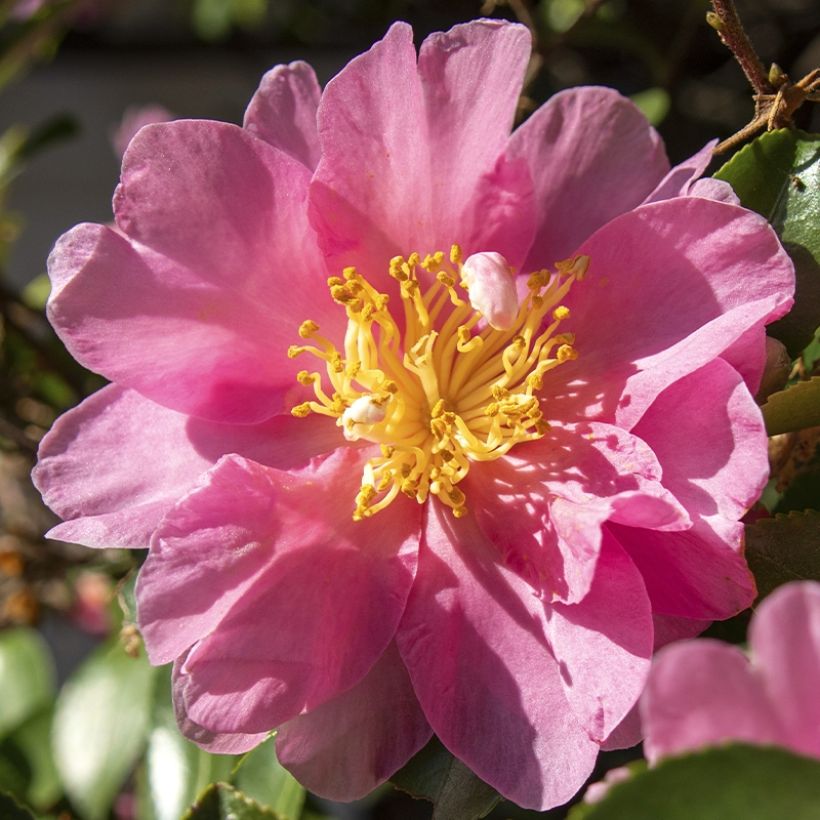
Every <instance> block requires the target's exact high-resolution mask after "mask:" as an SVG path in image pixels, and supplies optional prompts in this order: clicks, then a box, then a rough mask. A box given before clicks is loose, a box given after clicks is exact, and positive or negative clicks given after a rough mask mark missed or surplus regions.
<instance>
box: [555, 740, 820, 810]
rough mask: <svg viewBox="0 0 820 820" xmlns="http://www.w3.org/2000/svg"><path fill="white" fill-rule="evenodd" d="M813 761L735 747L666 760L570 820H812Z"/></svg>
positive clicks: (816, 782)
mask: <svg viewBox="0 0 820 820" xmlns="http://www.w3.org/2000/svg"><path fill="white" fill-rule="evenodd" d="M818 807H820V761H818V760H812V759H809V758H805V757H799V756H798V755H795V754H792V753H791V752H788V751H786V750H785V749H777V748H763V747H755V746H746V745H742V744H734V745H730V746H723V747H720V748H715V749H706V750H704V751H701V752H697V753H695V754H690V755H686V756H683V757H676V758H670V759H668V760H665V761H663V762H662V763H660V764H659V765H658V766H656V767H655V768H653V769H648V770H647V771H645V772H643V773H639V774H636V775H634V776H633V777H631V778H629V780H626V781H624V782H622V783H616V784H615V785H613V786H612V787H611V788H610V789H609V791H608V792H607V794H606V796H605V797H604V799H603V800H601V801H600V802H599V803H594V804H591V805H589V804H579V805H578V806H576V807H575V808H574V809H573V810H572V811H571V812H570V814H569V820H661V818H662V820H693V818H697V820H817V818H818Z"/></svg>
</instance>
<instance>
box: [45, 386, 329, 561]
mask: <svg viewBox="0 0 820 820" xmlns="http://www.w3.org/2000/svg"><path fill="white" fill-rule="evenodd" d="M303 422H307V423H306V424H304V423H303ZM340 443H341V437H340V435H339V432H338V429H337V428H336V427H334V426H333V424H332V423H329V422H328V421H327V420H322V419H318V418H317V419H315V420H314V419H312V418H311V419H294V418H293V417H291V416H276V417H274V418H273V419H271V420H270V421H268V422H265V423H264V424H260V425H241V426H240V425H225V424H217V423H215V422H208V421H203V420H200V419H193V418H190V417H188V416H185V415H183V414H181V413H175V412H174V411H173V410H166V409H165V408H164V407H161V406H160V405H158V404H155V403H154V402H152V401H148V400H147V399H144V398H143V397H142V396H140V395H139V393H136V392H134V391H133V390H124V389H123V388H121V387H118V386H116V385H109V386H108V387H104V388H103V389H102V390H100V391H99V392H98V393H96V394H94V395H93V396H91V397H90V398H88V399H86V400H85V401H84V402H83V403H82V404H80V405H79V406H78V407H75V408H74V409H73V410H70V411H69V412H68V413H65V414H64V415H62V416H61V417H60V418H59V419H58V420H57V422H56V424H55V425H54V426H53V427H52V429H51V430H50V431H49V432H48V433H47V434H46V436H45V438H44V439H43V441H42V442H41V444H40V453H39V461H38V464H37V467H36V468H35V470H34V472H33V475H32V477H33V479H34V481H35V482H36V484H37V487H38V488H39V489H40V491H41V492H42V493H43V499H44V500H45V502H46V504H48V505H49V506H50V507H51V508H52V509H53V510H54V512H56V513H57V514H58V515H59V516H60V517H61V518H63V519H65V521H64V523H62V524H58V525H57V526H56V527H55V528H54V529H52V530H51V532H50V533H49V537H52V538H60V539H63V540H65V541H76V542H78V543H81V544H85V545H86V546H91V547H113V546H119V547H147V546H148V541H149V539H150V537H151V533H152V532H153V531H154V529H155V528H156V526H157V524H159V521H160V519H161V518H162V516H163V515H164V514H165V513H166V512H167V511H168V510H169V509H170V508H171V507H172V506H173V505H174V504H175V503H176V502H177V500H179V498H181V497H182V496H183V495H184V494H185V493H186V492H188V490H189V489H191V487H193V485H194V483H195V482H196V479H197V478H198V477H199V475H200V474H201V473H203V472H205V470H207V469H208V468H209V467H210V466H211V465H213V464H214V463H215V462H216V461H217V460H218V459H219V458H220V456H222V455H224V454H225V453H239V454H241V455H243V456H247V457H248V458H253V459H254V460H256V461H259V462H261V463H263V464H267V465H270V466H273V467H278V468H281V469H287V468H289V467H292V466H296V465H301V464H305V463H306V462H307V461H308V460H309V459H310V458H312V457H313V456H316V455H319V454H320V453H323V452H328V451H330V450H333V449H335V448H336V446H338V445H339V444H340ZM123 453H127V457H124V456H123ZM157 453H162V458H157Z"/></svg>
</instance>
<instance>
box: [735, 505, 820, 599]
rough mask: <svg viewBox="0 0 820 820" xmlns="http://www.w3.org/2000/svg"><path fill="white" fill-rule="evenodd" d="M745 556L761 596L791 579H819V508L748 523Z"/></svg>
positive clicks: (763, 596)
mask: <svg viewBox="0 0 820 820" xmlns="http://www.w3.org/2000/svg"><path fill="white" fill-rule="evenodd" d="M746 560H747V561H748V562H749V567H750V568H751V570H752V572H753V573H754V576H755V580H756V581H757V590H758V595H759V597H760V598H765V597H766V596H767V595H768V594H769V593H770V592H771V591H772V590H774V589H775V588H777V587H779V586H780V585H781V584H787V583H788V582H789V581H805V580H809V581H820V512H816V511H814V510H807V511H806V512H793V513H789V515H777V516H775V517H774V518H763V519H760V520H759V521H755V523H754V524H749V525H748V526H747V527H746Z"/></svg>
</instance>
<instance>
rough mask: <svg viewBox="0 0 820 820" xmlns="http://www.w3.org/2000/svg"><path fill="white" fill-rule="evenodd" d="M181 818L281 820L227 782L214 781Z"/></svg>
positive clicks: (204, 819) (203, 819) (195, 819)
mask: <svg viewBox="0 0 820 820" xmlns="http://www.w3.org/2000/svg"><path fill="white" fill-rule="evenodd" d="M182 820H282V818H280V817H279V816H278V815H277V814H276V812H274V811H271V810H270V809H266V808H264V807H263V806H260V805H259V804H258V803H257V802H256V801H255V800H251V798H250V797H248V796H247V795H244V794H242V792H240V791H239V790H237V789H235V788H234V787H233V786H229V785H228V784H227V783H214V784H213V785H212V786H209V787H208V789H207V791H206V792H205V793H204V794H203V795H202V796H201V797H200V798H199V799H198V800H197V801H196V803H195V804H194V805H193V806H192V807H191V809H190V810H189V811H188V812H187V814H185V815H184V816H183V818H182Z"/></svg>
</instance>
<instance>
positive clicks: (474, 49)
mask: <svg viewBox="0 0 820 820" xmlns="http://www.w3.org/2000/svg"><path fill="white" fill-rule="evenodd" d="M528 53H529V34H528V32H527V30H526V29H525V28H524V27H522V26H517V25H512V24H509V23H504V22H500V21H489V20H481V21H473V22H471V23H467V24H464V25H461V26H456V27H455V28H454V29H452V30H451V31H450V32H447V33H444V34H437V35H434V36H433V37H431V38H428V40H427V41H425V43H424V44H423V45H422V48H421V54H420V56H419V60H418V65H417V63H416V53H415V49H414V48H413V42H412V30H411V29H410V27H409V26H408V25H406V24H404V23H396V24H394V25H393V26H392V27H391V28H390V30H389V31H388V32H387V34H386V36H385V37H384V39H383V40H381V41H379V42H378V43H376V44H375V45H374V46H373V47H372V48H371V49H370V51H368V52H367V53H365V54H362V55H361V56H359V57H357V58H356V59H354V60H352V61H351V62H350V63H349V64H348V65H347V67H346V68H345V69H344V70H343V71H342V72H341V73H340V74H339V75H338V76H337V77H335V78H334V79H333V80H331V82H330V83H328V86H327V88H326V90H325V93H324V96H323V98H322V102H321V104H320V106H319V114H318V122H319V136H320V141H321V144H322V160H321V162H320V163H319V166H318V168H317V171H316V176H315V178H314V182H313V184H312V186H311V217H312V221H313V224H314V225H315V227H316V229H317V232H318V233H319V236H320V240H321V243H322V246H323V249H324V250H325V252H326V253H327V254H328V256H329V257H330V264H331V266H339V267H341V266H342V265H356V266H358V267H360V268H361V269H362V270H363V271H368V269H369V268H370V269H371V270H369V272H370V273H371V274H372V273H374V272H376V273H378V271H373V270H372V267H373V265H374V264H376V265H384V266H385V269H386V264H387V262H388V261H389V259H390V257H391V256H393V255H394V254H396V253H401V254H404V255H406V254H408V253H409V252H410V251H411V250H419V251H420V252H421V253H424V252H427V251H433V250H438V249H440V250H444V251H447V250H448V249H449V247H450V244H451V243H453V242H460V243H462V244H463V245H464V246H465V250H466V251H467V252H468V253H470V252H473V251H480V250H498V251H500V252H502V253H505V255H506V254H508V253H509V254H510V256H509V258H510V261H513V259H514V258H515V257H516V256H518V257H521V256H522V250H521V248H520V247H513V246H518V245H520V243H522V242H528V241H529V240H528V236H526V234H528V231H524V232H523V234H522V236H520V237H518V238H516V239H515V241H514V242H512V243H510V242H509V240H506V241H507V244H509V245H510V247H501V248H494V247H489V246H487V245H484V243H483V242H482V239H483V238H486V239H488V240H489V239H492V238H494V237H497V236H499V235H500V224H499V223H500V219H501V218H502V216H503V215H504V214H505V213H509V212H513V213H515V214H518V213H521V214H522V218H523V219H524V225H526V224H527V222H526V216H525V208H526V206H528V205H529V204H530V199H529V197H530V196H531V194H530V193H529V180H528V178H527V177H526V175H522V173H521V169H520V168H519V167H517V166H515V164H509V165H506V164H503V165H502V166H499V167H496V160H497V158H498V155H499V154H500V152H501V149H502V147H503V146H504V144H505V141H506V139H507V136H508V134H509V130H510V128H511V126H512V119H513V115H514V112H515V106H516V103H517V99H518V93H519V90H520V87H521V83H522V80H523V74H524V69H525V66H526V61H527V56H528ZM397 100H401V104H400V105H397V104H396V101H397ZM363 169H364V170H365V172H363ZM479 203H481V204H480V206H479ZM479 207H480V208H481V210H483V211H484V212H485V213H488V214H491V215H492V216H491V218H490V219H489V220H488V221H486V222H485V225H486V227H482V225H481V223H480V221H479V217H478V208H479ZM465 232H466V233H468V234H469V235H468V236H464V235H463V234H464V233H465ZM470 242H475V243H477V246H475V247H472V246H470V245H469V243H470ZM513 264H515V262H514V261H513Z"/></svg>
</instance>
